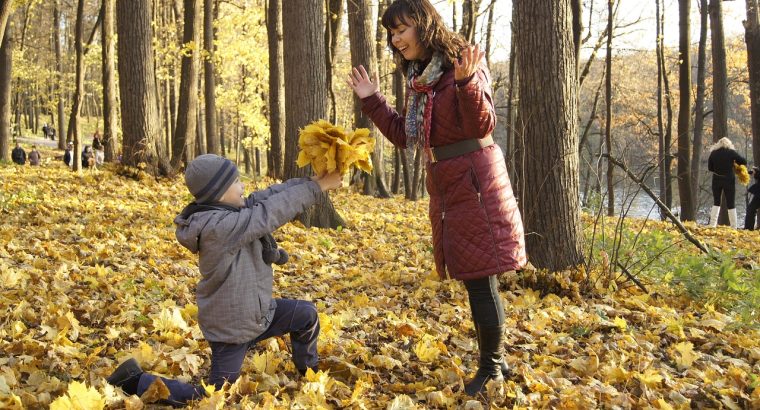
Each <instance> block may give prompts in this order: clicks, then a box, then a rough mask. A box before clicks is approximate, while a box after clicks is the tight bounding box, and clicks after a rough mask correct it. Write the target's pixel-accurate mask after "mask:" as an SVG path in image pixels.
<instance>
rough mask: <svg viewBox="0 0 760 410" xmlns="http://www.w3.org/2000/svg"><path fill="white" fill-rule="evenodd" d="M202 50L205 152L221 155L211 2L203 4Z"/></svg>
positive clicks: (207, 1)
mask: <svg viewBox="0 0 760 410" xmlns="http://www.w3.org/2000/svg"><path fill="white" fill-rule="evenodd" d="M203 49H204V50H206V53H207V55H206V56H205V58H204V59H203V61H204V63H203V66H204V68H205V70H204V74H205V76H204V82H203V84H204V88H205V91H204V97H205V98H204V102H205V105H206V152H208V153H209V154H217V155H219V154H221V153H222V149H221V148H220V145H219V134H218V133H217V132H216V97H215V95H214V92H215V90H216V78H215V74H214V3H213V0H204V2H203Z"/></svg>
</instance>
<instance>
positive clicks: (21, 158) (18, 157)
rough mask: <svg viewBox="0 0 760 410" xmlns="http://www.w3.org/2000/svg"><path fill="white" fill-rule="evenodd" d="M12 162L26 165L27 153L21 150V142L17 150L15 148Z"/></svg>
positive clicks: (17, 145)
mask: <svg viewBox="0 0 760 410" xmlns="http://www.w3.org/2000/svg"><path fill="white" fill-rule="evenodd" d="M11 160H13V162H15V163H16V164H19V165H24V164H26V151H24V149H23V148H21V143H20V142H17V143H16V148H13V151H11Z"/></svg>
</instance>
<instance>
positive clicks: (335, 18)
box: [325, 0, 353, 124]
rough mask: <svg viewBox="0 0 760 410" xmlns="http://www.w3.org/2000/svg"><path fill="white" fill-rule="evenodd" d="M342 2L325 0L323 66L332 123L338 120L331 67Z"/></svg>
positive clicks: (333, 60) (333, 63) (339, 0)
mask: <svg viewBox="0 0 760 410" xmlns="http://www.w3.org/2000/svg"><path fill="white" fill-rule="evenodd" d="M349 1H353V0H349ZM344 3H345V1H344V0H325V7H327V9H326V10H327V24H326V26H325V47H326V49H325V56H326V59H325V68H326V69H327V80H326V81H327V92H328V93H329V94H330V107H329V112H328V114H329V115H330V122H331V123H333V124H335V123H336V122H337V121H338V102H337V101H336V95H335V90H334V89H333V82H332V80H333V67H334V66H335V53H336V51H337V48H338V33H339V32H340V26H341V24H340V22H341V19H342V18H343V10H344V9H343V4H344Z"/></svg>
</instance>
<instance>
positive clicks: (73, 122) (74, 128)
mask: <svg viewBox="0 0 760 410" xmlns="http://www.w3.org/2000/svg"><path fill="white" fill-rule="evenodd" d="M83 26H84V0H78V1H77V21H76V26H75V29H74V32H75V34H74V49H75V50H76V61H77V66H76V88H75V89H74V101H73V104H72V105H71V116H70V118H69V130H68V131H67V132H66V139H67V140H68V139H70V136H69V131H70V132H71V138H73V140H74V158H73V161H74V166H73V167H72V169H73V170H74V171H79V170H81V169H82V161H80V157H79V156H80V151H81V149H82V147H81V144H80V142H81V136H80V135H79V112H80V110H81V109H82V100H83V94H84V70H85V67H84V52H83V47H82V36H83V35H84V27H83Z"/></svg>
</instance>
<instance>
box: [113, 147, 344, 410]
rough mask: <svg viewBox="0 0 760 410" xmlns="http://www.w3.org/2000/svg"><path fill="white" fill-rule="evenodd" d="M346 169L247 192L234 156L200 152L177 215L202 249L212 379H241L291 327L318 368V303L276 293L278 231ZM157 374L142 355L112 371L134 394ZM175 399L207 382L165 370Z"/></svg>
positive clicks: (201, 305) (202, 318)
mask: <svg viewBox="0 0 760 410" xmlns="http://www.w3.org/2000/svg"><path fill="white" fill-rule="evenodd" d="M342 180H343V178H342V176H341V175H340V174H339V173H337V172H336V173H332V174H326V175H324V176H321V177H312V178H293V179H290V180H288V181H286V182H284V183H282V184H277V185H272V186H270V187H269V188H268V189H265V190H262V191H257V192H254V193H252V194H250V195H249V196H248V197H247V198H246V197H243V193H244V186H243V183H242V182H240V179H239V178H238V170H237V167H236V166H235V164H234V163H232V161H230V160H228V159H226V158H223V157H220V156H218V155H214V154H205V155H201V156H199V157H197V158H196V159H194V160H193V161H192V162H190V164H189V165H188V166H187V169H186V171H185V183H186V185H187V188H188V190H189V191H190V193H191V194H192V195H193V197H194V198H195V201H194V202H192V203H190V204H189V205H188V206H186V207H185V209H184V210H182V212H181V213H180V214H179V215H178V216H177V217H176V218H175V219H174V224H175V226H176V230H175V235H176V237H177V240H178V241H179V243H180V244H181V245H182V246H184V247H186V248H187V249H188V250H190V251H191V252H193V253H197V254H198V267H199V270H200V273H201V275H202V278H201V280H200V281H199V282H198V285H197V286H196V289H195V293H196V295H195V296H196V301H197V304H198V325H199V326H200V328H201V332H203V337H205V338H206V340H207V341H208V342H209V345H210V346H211V373H210V375H209V384H211V385H214V386H215V387H216V388H217V389H221V387H222V386H223V385H224V383H225V382H229V383H234V382H235V380H236V379H237V378H238V376H239V374H240V369H241V366H242V364H243V359H245V354H246V352H247V351H248V350H249V349H251V348H252V347H253V346H254V345H256V343H258V342H260V341H262V340H265V339H268V338H270V337H275V336H280V335H284V334H290V343H291V345H292V352H293V362H294V364H295V367H296V369H298V371H299V372H300V373H301V374H305V373H306V372H307V371H308V369H311V370H313V371H317V370H318V369H317V365H318V360H319V359H318V356H317V338H318V336H319V316H318V315H317V308H316V307H315V306H314V304H313V303H311V302H307V301H304V300H294V299H275V298H273V296H272V284H273V276H272V274H273V272H272V263H277V264H281V263H285V261H287V254H286V253H285V252H284V251H282V250H279V251H278V252H272V251H273V250H278V249H277V245H276V242H275V241H274V238H273V237H272V235H271V233H272V232H273V231H274V230H275V229H277V228H278V227H280V226H281V225H284V224H286V223H287V222H289V221H290V220H291V219H293V218H295V216H296V215H298V214H299V213H302V212H304V211H305V210H306V209H308V208H309V207H311V206H312V205H313V204H315V203H316V202H317V200H318V199H319V198H320V196H321V193H322V192H324V191H327V190H330V189H336V188H339V187H340V186H341V184H342ZM156 379H158V376H156V375H153V374H149V373H145V372H143V370H142V369H141V368H140V366H139V364H138V363H137V361H136V360H135V359H129V360H126V361H124V362H123V363H122V364H120V365H119V366H118V367H117V368H116V370H115V371H114V372H113V373H112V374H111V375H110V376H109V377H108V378H107V379H106V381H107V382H108V383H110V384H111V385H114V386H117V387H121V388H122V389H123V390H124V392H126V393H127V394H137V395H138V396H139V395H142V394H143V393H144V392H145V391H146V390H148V388H149V387H150V386H151V384H152V383H153V382H154V381H155V380H156ZM161 379H162V381H163V383H164V384H165V385H166V387H168V389H169V393H170V394H169V397H168V399H167V400H166V402H167V403H168V404H171V405H174V406H179V405H184V404H186V403H187V402H188V401H190V400H196V399H199V398H201V397H203V395H204V393H203V392H204V390H203V388H202V387H201V386H194V385H190V384H187V383H183V382H181V381H178V380H169V379H164V378H161Z"/></svg>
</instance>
